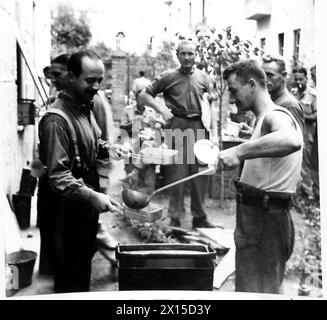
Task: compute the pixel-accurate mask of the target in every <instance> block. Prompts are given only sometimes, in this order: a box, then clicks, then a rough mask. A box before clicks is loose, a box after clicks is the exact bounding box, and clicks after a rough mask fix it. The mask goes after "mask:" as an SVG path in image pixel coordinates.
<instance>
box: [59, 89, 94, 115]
mask: <svg viewBox="0 0 327 320" xmlns="http://www.w3.org/2000/svg"><path fill="white" fill-rule="evenodd" d="M59 98H60V99H62V100H63V101H64V102H66V103H68V104H69V106H71V107H73V108H75V109H76V110H78V111H80V112H84V113H85V112H86V113H87V114H88V113H89V111H90V110H93V105H94V102H93V100H91V101H90V103H89V104H88V105H87V104H85V103H78V102H76V101H75V100H74V98H73V97H72V95H71V94H70V93H69V92H67V91H66V90H63V91H61V92H60V93H59Z"/></svg>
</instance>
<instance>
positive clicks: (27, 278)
mask: <svg viewBox="0 0 327 320" xmlns="http://www.w3.org/2000/svg"><path fill="white" fill-rule="evenodd" d="M36 257H37V253H36V252H34V251H28V250H20V251H16V252H12V253H10V254H8V255H7V264H8V265H9V267H10V269H11V271H12V280H13V288H14V289H21V288H25V287H27V286H29V285H30V284H31V283H32V276H33V271H34V265H35V260H36Z"/></svg>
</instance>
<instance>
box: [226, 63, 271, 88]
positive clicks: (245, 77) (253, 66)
mask: <svg viewBox="0 0 327 320" xmlns="http://www.w3.org/2000/svg"><path fill="white" fill-rule="evenodd" d="M234 73H235V74H236V76H237V77H238V78H240V80H241V82H242V83H243V84H245V83H247V82H248V81H249V80H250V79H251V78H252V79H255V80H256V81H258V83H259V84H260V85H261V86H262V87H263V88H266V87H267V77H266V74H265V72H264V70H263V69H262V68H261V67H260V65H259V63H258V62H257V61H255V60H253V59H248V60H243V61H240V62H236V63H234V64H232V65H231V66H229V67H227V68H226V69H225V70H224V73H223V77H224V79H225V80H227V79H228V78H229V77H230V76H231V75H232V74H234Z"/></svg>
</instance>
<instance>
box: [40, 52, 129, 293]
mask: <svg viewBox="0 0 327 320" xmlns="http://www.w3.org/2000/svg"><path fill="white" fill-rule="evenodd" d="M103 77H104V65H103V62H102V61H101V59H100V57H99V56H98V55H97V54H96V53H95V52H93V51H90V50H85V51H78V52H76V53H74V54H73V55H72V56H71V57H70V59H69V62H68V83H69V85H68V87H67V88H66V89H65V90H63V91H62V92H61V93H60V94H59V96H58V98H57V99H56V101H55V102H54V104H53V105H52V107H51V109H59V110H61V111H62V112H64V113H65V114H66V116H68V118H69V119H70V121H71V122H72V124H73V126H74V129H75V132H76V137H77V148H78V155H79V156H77V155H76V153H77V151H76V148H75V144H74V141H73V136H72V130H71V128H70V126H69V124H68V123H67V121H66V120H65V119H64V118H63V117H62V116H60V115H58V114H53V113H46V114H45V115H44V116H43V118H42V119H41V121H40V124H39V138H40V160H41V161H42V163H43V164H44V165H45V166H46V174H45V175H44V176H42V177H41V178H40V182H39V194H38V197H39V198H40V200H41V201H39V203H41V204H42V206H44V207H43V208H40V209H41V212H43V214H41V216H40V228H41V226H42V224H43V223H46V224H48V225H49V219H52V226H53V231H54V232H53V234H54V244H55V252H54V254H55V266H54V287H55V288H54V289H55V291H56V292H74V291H88V290H89V285H90V275H91V259H92V257H93V254H94V252H95V251H96V235H97V228H98V218H99V213H102V212H106V211H114V210H115V206H116V205H118V203H117V202H116V201H115V200H113V199H111V198H110V197H109V196H108V195H105V194H103V193H101V192H99V176H98V173H97V171H96V162H97V159H98V158H100V157H108V151H109V150H108V149H109V148H110V147H109V146H107V145H104V144H101V143H100V140H99V138H100V134H101V130H100V129H99V127H98V125H97V123H96V121H95V118H94V115H93V112H92V99H93V97H94V96H95V94H96V93H97V91H98V90H99V86H100V83H101V81H102V79H103ZM118 148H120V147H118V146H115V145H114V146H113V147H112V148H110V153H111V154H112V153H115V152H116V151H118ZM120 151H121V152H123V153H125V151H126V150H123V149H122V150H120ZM126 155H127V152H126ZM50 224H51V223H50Z"/></svg>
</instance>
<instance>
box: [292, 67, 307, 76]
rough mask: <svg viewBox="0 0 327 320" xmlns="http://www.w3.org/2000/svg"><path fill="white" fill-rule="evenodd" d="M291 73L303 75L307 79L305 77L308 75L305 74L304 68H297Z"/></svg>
mask: <svg viewBox="0 0 327 320" xmlns="http://www.w3.org/2000/svg"><path fill="white" fill-rule="evenodd" d="M292 72H293V73H302V74H304V76H305V77H306V78H307V75H308V73H307V69H306V68H304V67H298V68H295V69H293V70H292Z"/></svg>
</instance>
